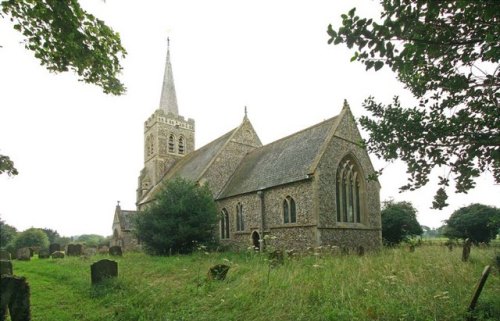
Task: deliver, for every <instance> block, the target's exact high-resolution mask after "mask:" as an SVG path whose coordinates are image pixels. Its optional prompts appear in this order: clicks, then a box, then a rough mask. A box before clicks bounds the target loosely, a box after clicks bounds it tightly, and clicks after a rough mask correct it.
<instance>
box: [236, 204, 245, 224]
mask: <svg viewBox="0 0 500 321" xmlns="http://www.w3.org/2000/svg"><path fill="white" fill-rule="evenodd" d="M244 230H245V220H244V218H243V205H241V203H238V204H237V205H236V231H244Z"/></svg>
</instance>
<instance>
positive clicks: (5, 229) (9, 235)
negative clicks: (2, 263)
mask: <svg viewBox="0 0 500 321" xmlns="http://www.w3.org/2000/svg"><path fill="white" fill-rule="evenodd" d="M16 235H17V229H16V228H15V227H14V226H10V225H9V224H6V223H5V222H4V220H2V219H1V218H0V248H5V247H6V246H7V245H8V244H9V243H10V242H11V241H13V240H14V239H15V237H16Z"/></svg>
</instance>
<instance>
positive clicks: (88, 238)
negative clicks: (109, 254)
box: [76, 234, 109, 247]
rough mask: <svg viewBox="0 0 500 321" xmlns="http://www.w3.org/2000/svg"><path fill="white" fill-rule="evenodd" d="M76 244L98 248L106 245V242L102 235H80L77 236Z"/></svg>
mask: <svg viewBox="0 0 500 321" xmlns="http://www.w3.org/2000/svg"><path fill="white" fill-rule="evenodd" d="M76 242H78V243H83V244H85V245H87V246H92V247H98V246H99V245H104V244H106V243H107V240H106V238H105V237H104V236H102V235H97V234H82V235H79V236H78V237H76ZM108 243H109V242H108Z"/></svg>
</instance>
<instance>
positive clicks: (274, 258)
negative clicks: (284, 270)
mask: <svg viewBox="0 0 500 321" xmlns="http://www.w3.org/2000/svg"><path fill="white" fill-rule="evenodd" d="M268 258H269V264H271V266H278V265H283V263H285V257H284V256H283V251H281V250H274V251H272V252H269V256H268Z"/></svg>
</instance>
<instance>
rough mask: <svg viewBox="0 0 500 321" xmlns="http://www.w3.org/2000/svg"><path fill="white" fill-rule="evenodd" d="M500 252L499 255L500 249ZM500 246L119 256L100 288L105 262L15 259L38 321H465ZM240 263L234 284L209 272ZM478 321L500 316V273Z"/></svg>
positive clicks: (230, 277)
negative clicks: (97, 265)
mask: <svg viewBox="0 0 500 321" xmlns="http://www.w3.org/2000/svg"><path fill="white" fill-rule="evenodd" d="M497 251H498V250H497ZM495 255H496V253H495V249H494V248H481V249H480V248H473V250H472V252H471V258H470V261H469V262H465V263H464V262H461V251H460V250H459V249H455V250H454V251H452V252H450V251H448V250H447V249H446V248H445V247H444V246H421V247H418V248H417V249H416V251H415V252H414V253H410V252H409V251H408V250H407V249H406V248H395V249H383V250H381V251H380V252H377V253H367V254H366V255H365V256H363V257H358V256H354V255H344V256H340V255H337V256H333V255H331V254H330V253H318V254H316V255H314V254H310V255H306V256H301V257H299V258H291V259H287V260H285V264H284V265H282V266H278V267H275V268H271V267H270V265H269V262H268V261H267V259H266V255H261V254H259V253H251V252H248V253H210V254H204V253H195V254H193V255H186V256H172V257H151V256H147V255H145V254H142V253H126V254H125V256H124V257H121V258H113V259H114V260H116V261H117V262H118V270H119V272H118V273H119V277H118V278H116V279H113V280H108V281H106V282H104V283H103V284H102V285H99V286H94V287H92V286H91V285H90V265H91V264H92V263H93V262H96V261H98V260H99V259H102V258H105V257H100V256H96V257H93V258H91V259H90V260H89V259H81V258H71V257H70V258H65V259H62V260H53V259H46V260H41V259H33V260H32V261H30V262H23V261H14V272H15V274H16V275H21V276H25V277H26V278H27V279H28V282H29V283H30V286H31V304H32V316H33V320H35V321H37V320H39V321H42V320H57V321H64V320H68V321H69V320H71V321H74V320H111V321H113V320H116V321H118V320H120V321H128V320H134V321H139V320H141V321H142V320H155V321H161V320H165V321H166V320H169V321H173V320H384V321H385V320H388V321H390V320H421V321H430V320H464V319H465V317H466V309H467V306H468V304H469V301H470V298H471V296H472V292H473V290H474V288H475V285H476V283H477V281H478V279H479V277H480V275H481V272H482V270H483V268H484V266H485V265H488V264H493V258H494V256H495ZM218 263H224V264H228V265H230V266H231V269H230V270H229V273H228V277H227V279H226V280H225V281H222V282H220V281H208V280H207V278H206V272H207V271H208V269H209V267H210V266H212V265H214V264H218ZM476 316H477V320H498V319H500V277H499V273H498V270H497V269H496V268H494V269H493V270H492V273H491V274H490V277H489V279H488V281H487V282H486V286H485V288H484V289H483V293H482V295H481V297H480V299H479V304H478V307H477V314H476Z"/></svg>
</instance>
